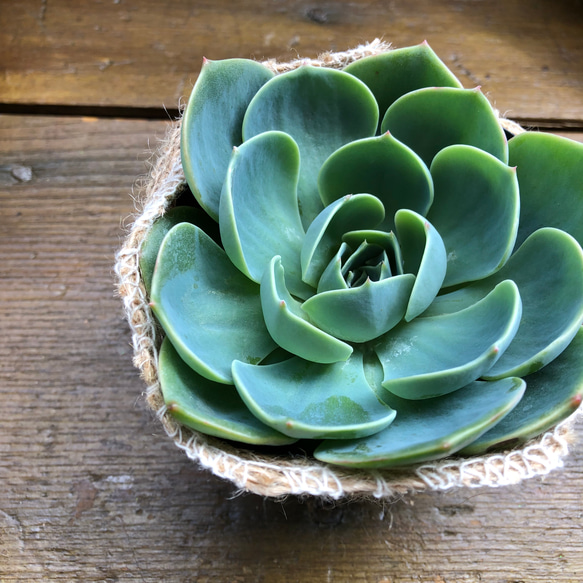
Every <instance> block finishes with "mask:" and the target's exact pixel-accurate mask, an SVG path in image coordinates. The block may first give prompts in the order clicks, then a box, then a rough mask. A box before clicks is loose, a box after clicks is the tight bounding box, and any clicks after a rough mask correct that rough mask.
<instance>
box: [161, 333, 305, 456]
mask: <svg viewBox="0 0 583 583" xmlns="http://www.w3.org/2000/svg"><path fill="white" fill-rule="evenodd" d="M158 374H159V378H160V386H161V389H162V394H163V396H164V403H165V404H166V406H167V408H168V411H169V412H170V413H171V414H172V416H173V417H175V418H176V419H177V420H178V421H180V422H181V423H183V424H184V425H186V426H187V427H190V428H192V429H196V430H197V431H200V432H202V433H205V434H207V435H214V436H215V437H221V438H223V439H233V440H235V441H240V442H242V443H251V444H257V445H286V444H290V443H294V442H295V441H296V440H295V439H293V438H290V437H288V436H286V435H283V434H282V433H279V431H275V429H272V428H271V427H268V426H267V425H265V424H263V423H261V421H259V420H258V419H257V418H256V417H255V416H254V415H252V414H251V412H250V411H249V409H248V408H247V407H246V405H245V404H244V403H243V401H242V400H241V397H240V396H239V393H238V392H237V390H236V389H235V387H234V386H232V385H223V384H220V383H216V382H214V381H211V380H209V379H206V378H204V377H202V376H200V375H199V374H197V373H196V372H194V371H193V370H192V369H191V368H190V367H189V366H188V365H187V364H186V363H185V362H184V361H183V360H182V359H181V358H180V356H179V355H178V353H177V352H176V350H175V349H174V347H173V346H172V344H171V342H170V340H169V339H168V338H165V339H164V341H163V342H162V347H161V348H160V354H159V360H158Z"/></svg>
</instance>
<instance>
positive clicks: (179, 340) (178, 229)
mask: <svg viewBox="0 0 583 583" xmlns="http://www.w3.org/2000/svg"><path fill="white" fill-rule="evenodd" d="M151 298H152V309H153V310H154V313H155V314H156V317H157V319H158V321H159V322H160V324H161V326H162V328H164V331H165V332H166V334H167V336H168V337H169V338H170V340H171V341H172V344H173V346H174V348H175V349H176V350H177V352H178V353H179V354H180V356H181V358H182V359H183V360H184V361H185V362H186V363H187V364H188V366H190V367H191V368H193V369H194V370H195V371H196V372H198V373H199V374H201V375H202V376H204V377H206V378H208V379H210V380H213V381H217V382H219V383H227V384H228V383H232V377H231V362H232V361H233V360H235V359H238V360H242V361H244V362H252V363H253V362H259V361H260V360H261V359H262V358H263V357H265V356H266V355H267V354H269V353H270V352H271V351H273V349H274V348H275V347H276V345H275V344H274V342H273V340H272V339H271V336H270V335H269V332H268V331H267V328H266V327H265V323H264V321H263V315H262V312H261V300H260V298H259V285H257V284H256V283H254V282H252V281H250V280H249V279H248V278H247V277H245V276H244V275H243V274H242V273H241V272H240V271H239V270H238V269H237V268H236V267H235V266H234V265H233V264H232V263H231V262H230V261H229V258H228V257H227V255H226V253H225V252H224V251H223V250H222V249H221V248H220V247H219V246H218V245H217V244H216V243H215V242H214V241H213V240H212V239H211V238H210V237H209V236H208V235H206V234H205V233H204V232H203V231H202V230H201V229H200V228H198V227H196V226H194V225H191V224H189V223H181V224H179V225H176V226H175V227H174V228H172V229H171V230H170V231H169V232H168V234H167V235H166V237H165V238H164V241H163V242H162V245H161V247H160V251H159V253H158V261H157V263H156V269H155V271H154V277H153V279H152V293H151Z"/></svg>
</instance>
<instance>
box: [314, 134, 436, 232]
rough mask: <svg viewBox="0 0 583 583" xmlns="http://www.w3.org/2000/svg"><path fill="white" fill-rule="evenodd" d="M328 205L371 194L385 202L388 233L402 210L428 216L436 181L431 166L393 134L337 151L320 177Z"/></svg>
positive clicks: (329, 159) (323, 196)
mask: <svg viewBox="0 0 583 583" xmlns="http://www.w3.org/2000/svg"><path fill="white" fill-rule="evenodd" d="M318 186H319V188H320V197H321V198H322V201H323V202H324V204H325V205H329V204H330V203H332V202H334V201H335V200H337V199H339V198H341V197H342V196H344V195H347V194H356V193H359V192H367V193H369V194H373V195H374V196H376V197H377V198H378V199H379V200H381V201H382V203H383V205H384V207H385V220H384V221H383V223H382V224H381V225H380V226H379V228H380V229H382V230H384V231H391V230H392V229H393V228H394V222H393V217H394V216H395V213H396V212H397V211H398V210H399V209H401V208H406V209H411V210H414V211H416V212H418V213H419V214H422V215H425V214H426V213H427V210H428V209H429V207H430V205H431V201H432V200H433V181H432V179H431V174H430V173H429V170H428V168H427V166H426V165H425V164H424V163H423V161H422V160H421V158H419V156H417V154H415V152H413V150H411V149H410V148H408V147H407V146H405V145H404V144H402V143H401V142H399V141H398V140H396V139H395V138H394V137H393V136H391V135H390V134H383V135H382V136H378V137H376V138H366V139H363V140H358V141H356V142H353V143H351V144H347V145H346V146H343V147H342V148H339V149H338V150H336V151H335V152H334V153H333V154H332V155H331V156H330V157H329V158H328V159H327V160H326V162H324V164H323V166H322V168H321V170H320V175H319V177H318Z"/></svg>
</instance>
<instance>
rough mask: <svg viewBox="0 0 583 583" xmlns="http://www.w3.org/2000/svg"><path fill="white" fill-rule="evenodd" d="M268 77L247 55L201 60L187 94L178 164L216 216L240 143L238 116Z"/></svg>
mask: <svg viewBox="0 0 583 583" xmlns="http://www.w3.org/2000/svg"><path fill="white" fill-rule="evenodd" d="M272 77H273V73H272V72H271V71H269V69H267V68H266V67H264V66H263V65H261V64H259V63H256V62H254V61H250V60H248V59H225V60H222V61H208V60H205V61H204V63H203V67H202V70H201V72H200V75H199V76H198V80H197V82H196V84H195V86H194V89H193V90H192V93H191V95H190V99H189V102H188V107H187V108H186V111H185V113H184V117H183V119H182V133H181V143H180V149H181V154H182V167H183V168H184V176H185V177H186V181H187V182H188V185H189V186H190V189H191V190H192V192H193V194H194V196H195V197H196V199H197V200H198V202H199V203H200V205H201V206H202V208H204V209H205V210H206V212H207V213H208V214H209V215H210V216H211V217H213V218H214V219H215V220H218V217H219V200H220V196H221V188H222V186H223V180H224V178H225V174H226V173H227V167H228V165H229V160H230V159H231V151H232V149H233V146H238V145H239V144H240V143H241V142H242V141H243V138H242V136H241V127H242V125H243V116H244V115H245V111H246V110H247V106H248V105H249V102H250V101H251V98H252V97H253V96H254V95H255V94H256V93H257V91H258V90H259V88H260V87H261V86H262V85H264V84H265V83H266V82H267V81H268V80H269V79H271V78H272Z"/></svg>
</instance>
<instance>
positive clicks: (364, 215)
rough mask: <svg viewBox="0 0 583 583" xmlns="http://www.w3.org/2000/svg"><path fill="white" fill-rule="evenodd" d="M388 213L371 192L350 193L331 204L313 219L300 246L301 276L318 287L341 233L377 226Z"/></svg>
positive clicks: (338, 243) (339, 242)
mask: <svg viewBox="0 0 583 583" xmlns="http://www.w3.org/2000/svg"><path fill="white" fill-rule="evenodd" d="M384 217H385V209H384V207H383V203H382V202H381V201H380V200H379V199H378V198H376V197H375V196H372V195H370V194H355V195H347V196H345V197H343V198H341V199H338V200H337V201H335V202H333V203H332V204H330V205H328V206H327V207H326V208H325V209H324V210H323V211H322V212H321V213H320V214H319V215H318V216H317V217H316V218H315V219H314V221H313V222H312V224H311V225H310V227H309V228H308V231H307V233H306V236H305V238H304V241H303V243H302V250H301V266H302V279H303V280H304V282H306V283H307V284H309V285H311V286H312V287H315V288H317V287H318V280H319V279H320V276H321V275H322V273H323V272H324V270H325V269H326V267H327V266H328V264H329V263H330V260H331V259H332V258H333V257H334V255H335V254H336V251H337V249H338V247H339V246H340V244H341V242H342V236H343V235H344V233H346V232H347V231H351V230H353V229H364V228H373V227H376V226H377V225H378V224H379V223H381V221H382V220H383V219H384Z"/></svg>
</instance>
